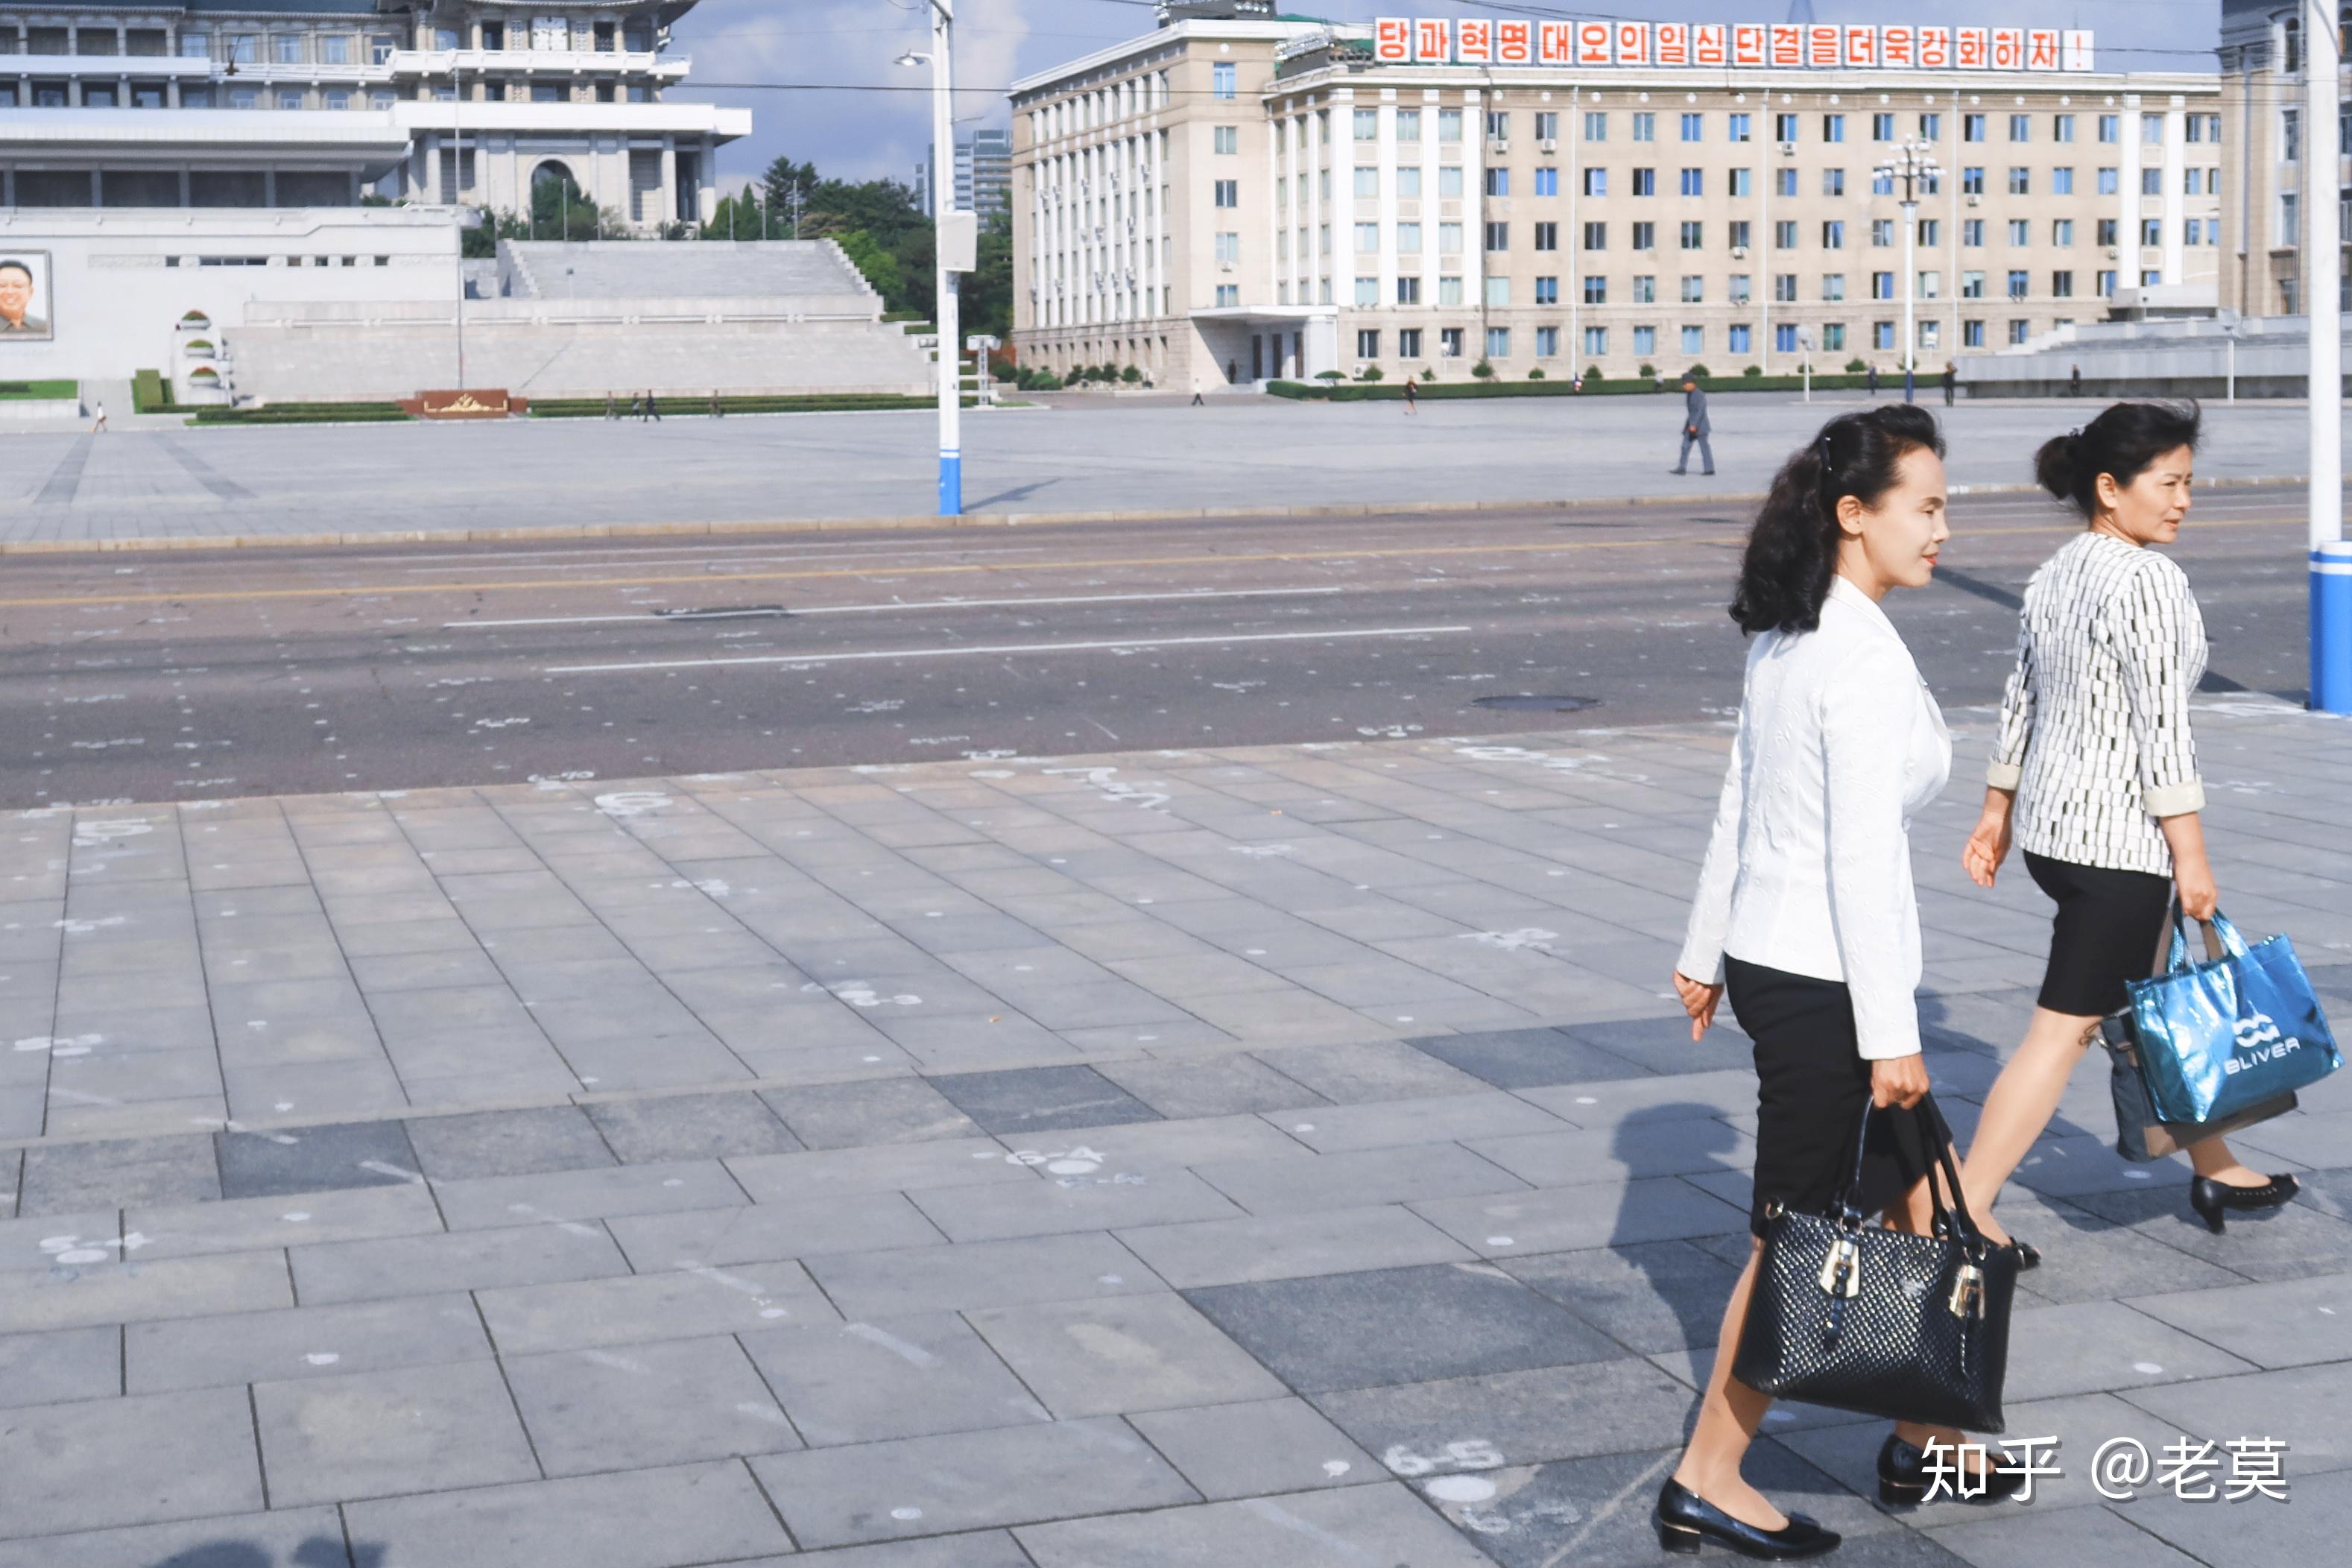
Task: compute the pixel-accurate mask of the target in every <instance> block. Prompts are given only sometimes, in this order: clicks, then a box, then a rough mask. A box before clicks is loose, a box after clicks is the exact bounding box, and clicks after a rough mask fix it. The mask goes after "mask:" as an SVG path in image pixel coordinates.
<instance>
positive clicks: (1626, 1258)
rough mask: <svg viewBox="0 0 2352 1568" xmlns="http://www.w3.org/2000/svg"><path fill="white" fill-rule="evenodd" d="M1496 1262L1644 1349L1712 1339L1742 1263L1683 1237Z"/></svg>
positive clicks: (1677, 1346) (1601, 1327)
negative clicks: (1697, 1245)
mask: <svg viewBox="0 0 2352 1568" xmlns="http://www.w3.org/2000/svg"><path fill="white" fill-rule="evenodd" d="M1501 1267H1502V1268H1503V1269H1504V1270H1505V1271H1506V1272H1507V1273H1508V1274H1510V1275H1511V1277H1512V1278H1514V1279H1519V1280H1523V1281H1525V1282H1526V1283H1527V1284H1528V1285H1529V1286H1532V1287H1533V1288H1534V1289H1538V1290H1539V1291H1541V1292H1543V1294H1545V1295H1547V1296H1549V1297H1550V1298H1551V1299H1552V1300H1555V1301H1558V1302H1559V1304H1560V1305H1561V1306H1563V1307H1566V1308H1567V1309H1568V1310H1570V1311H1571V1312H1574V1313H1575V1314H1576V1315H1577V1316H1578V1317H1579V1318H1580V1319H1582V1320H1583V1321H1586V1322H1587V1323H1590V1324H1591V1325H1592V1326H1593V1327H1594V1328H1596V1329H1599V1330H1600V1331H1601V1332H1602V1333H1604V1334H1607V1335H1608V1336H1609V1337H1610V1338H1611V1339H1612V1340H1615V1341H1616V1342H1618V1343H1620V1344H1622V1345H1625V1346H1627V1347H1629V1348H1631V1349H1633V1350H1637V1351H1642V1352H1651V1351H1671V1350H1678V1349H1681V1348H1683V1347H1684V1346H1686V1345H1706V1344H1713V1343H1715V1342H1716V1339H1717V1334H1718V1332H1719V1331H1720V1329H1721V1325H1722V1322H1723V1308H1724V1303H1725V1302H1726V1301H1727V1300H1730V1299H1731V1287H1732V1285H1733V1284H1734V1283H1735V1282H1736V1281H1737V1280H1738V1278H1739V1269H1738V1268H1736V1267H1734V1266H1733V1265H1732V1264H1730V1263H1728V1262H1726V1261H1725V1260H1724V1259H1723V1258H1717V1257H1716V1256H1715V1255H1714V1254H1712V1253H1710V1252H1708V1251H1706V1249H1704V1248H1702V1247H1695V1246H1693V1245H1692V1244H1691V1243H1689V1242H1687V1241H1650V1242H1634V1243H1630V1244H1627V1245H1623V1246H1615V1247H1588V1248H1586V1249H1584V1250H1583V1251H1580V1252H1554V1253H1548V1254H1545V1255H1543V1256H1541V1257H1536V1258H1509V1259H1507V1260H1505V1261H1504V1262H1503V1263H1502V1265H1501Z"/></svg>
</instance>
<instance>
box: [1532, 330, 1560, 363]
mask: <svg viewBox="0 0 2352 1568" xmlns="http://www.w3.org/2000/svg"><path fill="white" fill-rule="evenodd" d="M1536 358H1538V359H1558V358H1559V328H1558V327H1538V328H1537V329H1536Z"/></svg>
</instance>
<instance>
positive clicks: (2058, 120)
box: [1977, 114, 2074, 328]
mask: <svg viewBox="0 0 2352 1568" xmlns="http://www.w3.org/2000/svg"><path fill="white" fill-rule="evenodd" d="M2050 140H2052V141H2053V142H2072V141H2073V140H2074V116H2073V115H2071V114H2053V115H2052V116H2051V117H2050ZM1977 325H1978V326H1979V328H1981V327H1982V326H1983V325H1984V323H1983V322H1981V321H1979V322H1978V323H1977Z"/></svg>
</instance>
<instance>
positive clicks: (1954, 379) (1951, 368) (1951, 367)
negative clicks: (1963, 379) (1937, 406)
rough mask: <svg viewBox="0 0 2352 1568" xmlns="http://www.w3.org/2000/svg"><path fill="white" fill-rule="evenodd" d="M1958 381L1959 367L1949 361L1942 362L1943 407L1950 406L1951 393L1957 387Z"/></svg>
mask: <svg viewBox="0 0 2352 1568" xmlns="http://www.w3.org/2000/svg"><path fill="white" fill-rule="evenodd" d="M1959 380H1960V367H1959V366H1958V365H1956V364H1954V363H1952V362H1951V361H1950V360H1946V361H1945V362H1944V406H1945V407H1947V408H1949V407H1950V406H1951V405H1952V393H1953V391H1954V390H1955V389H1956V388H1957V387H1958V384H1959Z"/></svg>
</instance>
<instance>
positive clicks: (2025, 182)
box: [1212, 126, 2221, 207]
mask: <svg viewBox="0 0 2352 1568" xmlns="http://www.w3.org/2000/svg"><path fill="white" fill-rule="evenodd" d="M1218 129H1219V130H1221V131H1224V130H1231V129H1233V128H1232V127H1230V126H1220V127H1218ZM1392 173H1393V174H1394V176H1395V178H1394V184H1395V186H1396V195H1397V198H1398V199H1399V200H1400V201H1415V200H1418V199H1420V198H1421V196H1422V195H1423V193H1424V191H1425V189H1426V184H1427V182H1426V180H1425V179H1424V176H1423V169H1422V168H1421V166H1420V165H1419V164H1416V163H1405V164H1401V165H1399V166H1398V167H1397V168H1396V169H1395V170H1393V171H1392ZM1527 173H1528V175H1529V176H1530V177H1529V180H1528V195H1535V196H1557V195H1559V169H1558V167H1556V166H1554V165H1551V164H1544V165H1540V166H1538V167H1537V168H1534V169H1531V170H1528V171H1527ZM1610 173H1611V171H1610V170H1609V169H1608V168H1607V167H1605V166H1601V167H1593V168H1587V169H1584V170H1582V171H1580V174H1581V184H1580V189H1581V190H1582V192H1583V194H1584V195H1588V196H1606V195H1609V194H1610V192H1609V185H1610V179H1609V176H1610ZM1625 173H1626V174H1627V176H1628V177H1627V179H1626V180H1625V182H1624V184H1623V186H1622V189H1621V191H1620V194H1621V195H1629V196H1654V195H1657V194H1658V171H1657V170H1656V169H1654V168H1634V169H1629V170H1627V171H1625ZM1676 173H1677V191H1678V194H1680V195H1685V196H1696V197H1704V196H1706V194H1707V190H1706V170H1704V169H1687V168H1686V169H1682V170H1679V171H1677V172H1676ZM1819 173H1820V176H1821V181H1820V183H1821V194H1822V195H1824V196H1832V197H1842V196H1843V195H1845V194H1846V175H1847V173H1848V171H1846V170H1844V169H1822V170H1821V171H1819ZM1352 174H1353V191H1354V194H1355V195H1356V196H1357V197H1359V198H1360V199H1363V200H1371V199H1374V198H1377V197H1378V196H1379V195H1380V194H1381V170H1380V169H1378V168H1376V167H1372V166H1370V165H1365V166H1360V167H1358V168H1357V169H1355V170H1354V171H1353V172H1352ZM1513 174H1514V171H1512V170H1511V169H1508V168H1500V167H1498V168H1490V169H1488V170H1486V172H1485V177H1484V183H1483V185H1482V187H1481V188H1482V191H1483V193H1484V194H1485V195H1488V196H1495V197H1507V196H1509V195H1511V187H1512V175H1513ZM1723 174H1724V191H1723V194H1724V195H1727V196H1732V197H1745V196H1752V195H1755V194H1756V187H1755V176H1756V171H1755V170H1753V169H1727V170H1725V171H1723ZM2096 174H2097V178H2096V184H2097V191H2098V194H2099V195H2103V196H2112V195H2118V194H2120V191H2121V186H2122V173H2121V171H2120V170H2117V169H2115V168H2101V169H2099V170H2098V171H2097V172H2096ZM2049 175H2050V182H2049V194H2050V195H2053V196H2071V195H2074V194H2075V190H2074V169H2073V168H2072V167H2071V166H2070V167H2065V168H2057V169H2052V170H2050V171H2049ZM1292 178H1293V176H1291V175H1287V174H1282V175H1276V178H1275V182H1274V203H1275V205H1276V206H1277V207H1286V206H1288V205H1290V183H1291V180H1292ZM1296 178H1297V181H1298V186H1299V200H1301V201H1302V202H1303V201H1305V200H1306V199H1307V176H1306V175H1305V174H1299V175H1297V176H1296ZM1317 181H1318V184H1317V189H1318V193H1319V194H1320V195H1321V196H1322V198H1323V199H1324V200H1325V201H1329V200H1330V199H1331V171H1330V170H1328V169H1324V170H1319V171H1318V173H1317ZM1212 184H1213V192H1214V196H1215V201H1216V205H1219V206H1221V207H1237V206H1239V205H1241V182H1240V181H1239V180H1237V179H1234V180H1216V181H1213V182H1212ZM2004 189H2005V190H2006V192H2007V194H2008V195H2012V196H2030V195H2032V194H2033V171H2032V169H2029V168H2025V167H2022V166H2018V167H2012V168H2011V169H2010V170H2009V171H2008V178H2007V181H2006V184H2005V186H2004ZM2139 189H2140V195H2144V196H2160V195H2163V194H2164V171H2163V170H2162V169H2161V168H2144V169H2142V170H2141V171H2140V174H2139ZM1942 190H1943V180H1942V178H1941V176H1940V174H1929V175H1927V178H1926V179H1925V181H1924V182H1923V184H1922V189H1921V194H1922V195H1930V196H1933V195H1941V194H1942ZM2180 191H2181V195H2189V196H2200V195H2202V196H2218V195H2221V169H2220V168H2219V167H2209V168H2186V169H2183V170H2181V171H2180ZM1463 192H1464V182H1463V174H1462V168H1461V165H1459V164H1456V163H1447V164H1444V165H1442V166H1441V167H1440V168H1439V169H1438V171H1437V195H1438V197H1439V199H1440V200H1459V199H1460V198H1461V196H1462V195H1463ZM1772 194H1773V195H1778V196H1795V195H1800V194H1801V193H1800V190H1799V175H1798V172H1797V171H1796V170H1794V169H1775V170H1773V171H1772ZM1870 194H1871V195H1874V196H1891V195H1894V194H1895V177H1894V176H1893V175H1891V174H1873V176H1872V178H1871V182H1870ZM1960 194H1961V195H1969V196H1980V195H1985V194H1986V181H1985V171H1984V169H1983V168H1982V167H1981V166H1980V165H1970V166H1968V167H1965V168H1963V169H1961V170H1960Z"/></svg>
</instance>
